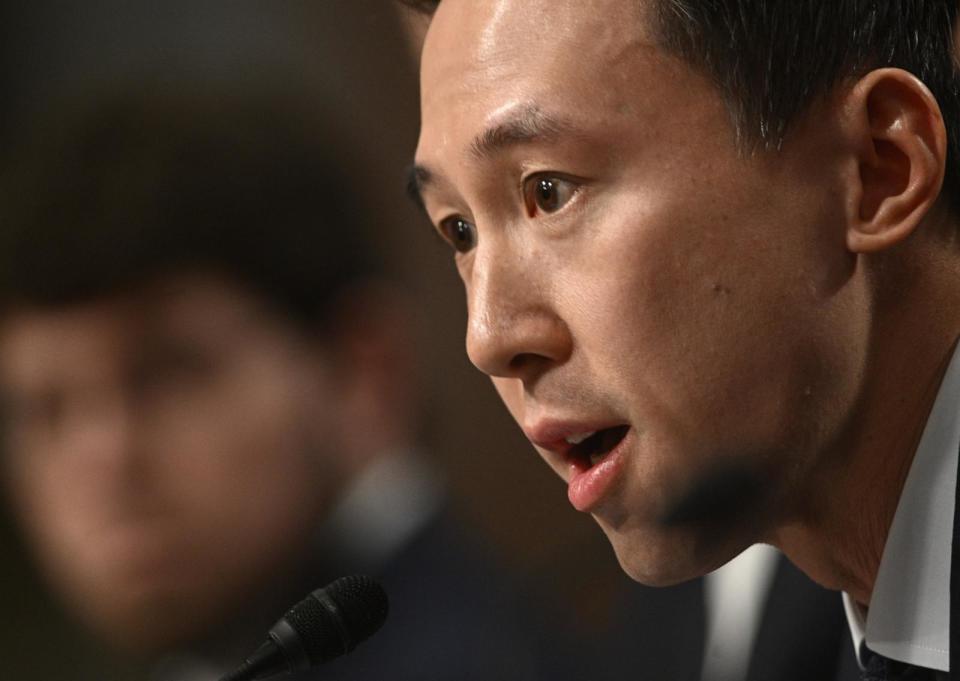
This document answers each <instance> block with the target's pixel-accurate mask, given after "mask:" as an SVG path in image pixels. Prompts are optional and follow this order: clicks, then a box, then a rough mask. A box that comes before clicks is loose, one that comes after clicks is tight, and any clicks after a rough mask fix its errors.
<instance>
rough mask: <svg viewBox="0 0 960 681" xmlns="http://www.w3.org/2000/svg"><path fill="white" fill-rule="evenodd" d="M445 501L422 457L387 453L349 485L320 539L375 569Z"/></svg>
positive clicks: (349, 559)
mask: <svg viewBox="0 0 960 681" xmlns="http://www.w3.org/2000/svg"><path fill="white" fill-rule="evenodd" d="M441 502H442V492H441V485H440V482H439V480H438V478H437V476H436V475H435V474H434V472H433V471H432V470H431V468H430V467H429V466H428V465H427V464H426V463H425V462H424V460H423V459H422V458H420V457H419V456H418V455H417V454H416V453H415V452H408V451H400V450H398V451H393V452H389V453H387V454H385V455H383V456H381V457H380V458H379V459H378V460H377V461H376V462H374V463H373V464H371V465H370V466H368V467H367V468H366V469H365V470H364V471H363V472H362V473H361V474H360V476H359V478H358V479H357V480H355V481H354V482H353V483H352V484H351V485H350V487H349V489H348V490H347V491H346V492H345V493H344V495H343V496H342V497H341V498H340V500H339V502H338V503H337V504H336V506H335V507H334V509H333V511H332V512H331V513H330V514H329V516H328V518H327V520H326V521H325V522H324V524H323V528H322V529H321V532H320V535H319V537H318V540H319V541H320V542H321V545H322V546H325V547H326V548H327V549H328V550H329V549H330V547H335V549H336V552H337V554H338V555H339V556H340V557H341V558H342V559H343V560H344V561H347V562H349V563H350V564H352V565H354V566H356V567H357V568H358V569H361V568H362V569H364V570H367V571H375V570H377V569H378V568H379V567H380V566H381V564H382V563H383V562H385V561H386V560H388V559H389V558H390V557H391V556H393V555H394V554H395V553H396V552H397V551H398V550H399V549H400V547H402V546H403V545H404V544H405V543H406V542H407V541H409V540H410V539H411V538H412V537H413V535H415V534H416V533H417V531H419V530H420V529H421V528H422V527H423V526H424V525H426V524H427V522H429V520H430V518H432V517H433V516H434V515H435V514H436V513H437V511H438V510H439V508H440V505H441Z"/></svg>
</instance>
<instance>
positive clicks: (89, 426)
mask: <svg viewBox="0 0 960 681" xmlns="http://www.w3.org/2000/svg"><path fill="white" fill-rule="evenodd" d="M74 401H75V403H74V404H73V405H72V407H71V408H70V409H68V410H67V414H66V416H65V423H64V425H63V434H62V435H63V446H64V447H66V448H68V449H71V448H75V450H76V452H77V454H78V455H79V456H78V458H80V459H82V460H83V461H84V463H85V464H87V465H91V464H92V465H93V467H95V468H97V469H100V470H101V471H102V470H103V469H104V468H107V469H111V470H122V469H126V468H127V467H128V466H129V465H130V463H131V461H132V458H133V454H134V452H133V450H134V441H133V440H134V437H135V434H134V430H135V424H134V423H133V413H132V405H131V404H130V403H129V400H128V399H127V397H126V396H125V395H124V394H123V393H122V391H119V390H115V391H114V390H111V391H108V392H103V391H100V392H97V393H95V394H86V395H76V396H75V397H74ZM68 453H69V452H68Z"/></svg>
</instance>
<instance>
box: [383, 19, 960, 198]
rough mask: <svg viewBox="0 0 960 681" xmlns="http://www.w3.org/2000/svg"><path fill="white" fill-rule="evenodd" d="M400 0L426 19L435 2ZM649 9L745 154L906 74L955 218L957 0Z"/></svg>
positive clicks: (667, 44) (959, 161) (959, 147)
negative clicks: (891, 70)
mask: <svg viewBox="0 0 960 681" xmlns="http://www.w3.org/2000/svg"><path fill="white" fill-rule="evenodd" d="M400 1H401V2H402V3H403V4H405V5H407V6H409V7H412V8H414V9H416V10H417V11H420V12H425V13H427V14H431V13H433V12H434V11H435V10H436V9H437V7H438V6H439V4H440V2H441V0H400ZM634 1H639V0H634ZM652 7H653V10H654V12H653V14H652V16H653V17H655V20H656V22H655V23H656V25H655V28H656V30H657V32H658V34H659V40H660V42H661V44H662V46H663V47H664V48H665V49H667V50H668V51H670V52H671V53H673V54H676V55H678V56H679V57H681V58H682V59H683V60H684V61H685V62H687V63H688V64H690V65H691V66H692V67H693V68H695V69H697V70H699V71H701V72H702V73H704V74H706V75H707V76H708V77H709V78H710V79H711V80H712V81H713V82H714V84H715V85H716V86H717V87H718V88H719V90H720V92H721V94H722V95H723V97H724V99H725V101H726V103H727V106H728V108H729V109H730V111H731V114H732V117H733V120H734V124H735V127H736V131H737V137H738V139H739V140H740V144H741V146H742V148H744V149H751V148H757V147H762V148H767V149H769V148H778V147H779V146H780V144H781V143H782V142H783V140H784V137H785V136H786V134H787V130H788V128H789V126H790V124H791V122H792V121H794V120H795V119H796V118H797V117H799V116H801V115H802V114H803V113H804V112H805V111H806V110H807V109H808V108H809V106H810V104H811V103H812V102H813V101H815V100H816V99H817V98H818V97H823V96H825V95H827V94H828V93H829V92H830V91H831V89H832V88H833V87H834V86H835V85H837V84H838V83H839V82H841V81H842V80H843V79H845V78H848V77H856V76H857V75H858V74H862V73H865V72H867V71H869V70H871V69H875V68H880V67H888V66H889V67H897V68H901V69H904V70H906V71H909V72H910V73H913V74H914V75H915V76H917V77H918V78H919V79H920V80H922V81H923V82H924V83H925V84H926V85H927V87H929V88H930V90H931V92H932V93H933V95H934V96H935V97H936V99H937V101H938V102H939V104H940V108H941V110H942V112H943V118H944V122H945V124H946V128H947V136H948V139H949V154H948V159H947V170H946V179H945V182H944V193H945V194H946V195H947V196H948V197H949V200H950V203H951V207H952V208H953V210H954V211H960V75H958V66H957V62H956V56H955V51H954V45H953V40H954V36H953V29H954V25H955V23H956V18H957V13H958V3H957V0H829V1H824V0H789V1H787V0H652Z"/></svg>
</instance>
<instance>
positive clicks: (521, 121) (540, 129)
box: [470, 106, 571, 159]
mask: <svg viewBox="0 0 960 681" xmlns="http://www.w3.org/2000/svg"><path fill="white" fill-rule="evenodd" d="M570 129H571V126H570V125H569V124H567V123H564V122H562V121H560V120H559V119H557V118H554V117H553V116H550V115H548V114H545V113H544V112H543V111H541V110H540V109H538V108H537V107H535V106H528V107H525V108H522V109H520V110H519V111H517V112H516V113H514V114H513V115H511V116H510V117H509V118H507V119H506V120H504V121H501V122H499V123H497V124H496V125H494V126H492V127H490V128H488V129H487V130H484V131H483V132H482V133H480V134H479V135H477V138H476V139H475V140H473V143H472V144H471V145H470V152H471V154H473V156H474V157H475V158H477V159H483V158H485V157H488V156H490V155H492V154H494V153H496V152H498V151H502V150H504V149H506V148H508V147H512V146H516V145H520V144H530V143H531V142H552V141H554V140H556V139H557V138H558V137H559V136H560V135H561V134H562V133H564V132H567V131H569V130H570Z"/></svg>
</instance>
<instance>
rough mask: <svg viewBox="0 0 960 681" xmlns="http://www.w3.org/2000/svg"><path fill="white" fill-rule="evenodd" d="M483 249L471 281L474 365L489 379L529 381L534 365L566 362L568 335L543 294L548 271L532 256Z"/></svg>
mask: <svg viewBox="0 0 960 681" xmlns="http://www.w3.org/2000/svg"><path fill="white" fill-rule="evenodd" d="M484 246H486V247H484ZM484 246H482V245H478V247H477V251H476V253H475V254H474V260H473V263H472V267H471V272H470V276H469V278H468V281H467V311H468V322H467V354H468V356H469V357H470V361H471V362H473V364H474V365H476V366H477V368H478V369H480V370H481V371H483V372H484V373H486V374H488V375H490V376H506V377H513V378H525V377H526V376H527V374H528V373H529V372H530V371H531V370H532V367H534V366H543V365H544V364H545V363H550V362H559V361H563V360H564V359H566V356H567V354H568V353H569V336H568V334H567V331H566V327H565V325H564V324H563V322H562V320H561V319H560V318H559V316H558V315H557V312H556V310H555V309H554V308H553V306H552V305H551V302H550V299H549V296H547V295H546V294H545V292H546V290H547V287H546V283H547V282H546V281H544V278H545V277H548V276H549V272H548V271H547V270H546V269H545V268H544V267H543V265H542V264H541V265H540V266H538V264H537V262H536V258H535V257H533V256H532V254H525V253H523V252H522V251H517V250H513V249H510V248H509V247H506V245H505V244H490V243H489V242H488V244H486V245H484ZM498 246H499V247H498Z"/></svg>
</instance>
